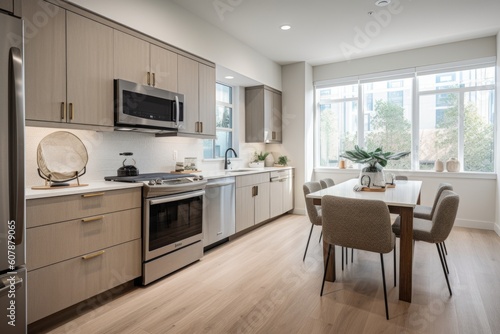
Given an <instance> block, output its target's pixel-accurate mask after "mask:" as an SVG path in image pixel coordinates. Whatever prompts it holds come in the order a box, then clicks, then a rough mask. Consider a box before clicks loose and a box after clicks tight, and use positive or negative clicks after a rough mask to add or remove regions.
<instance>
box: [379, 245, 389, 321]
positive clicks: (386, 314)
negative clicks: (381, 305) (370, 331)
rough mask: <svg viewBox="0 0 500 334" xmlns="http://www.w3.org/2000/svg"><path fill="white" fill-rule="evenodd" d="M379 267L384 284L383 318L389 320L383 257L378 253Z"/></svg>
mask: <svg viewBox="0 0 500 334" xmlns="http://www.w3.org/2000/svg"><path fill="white" fill-rule="evenodd" d="M380 265H381V266H382V282H383V284H384V301H385V318H386V319H387V320H389V306H388V305H387V288H386V287H385V270H384V255H383V254H382V253H380Z"/></svg>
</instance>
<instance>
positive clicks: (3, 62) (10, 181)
mask: <svg viewBox="0 0 500 334" xmlns="http://www.w3.org/2000/svg"><path fill="white" fill-rule="evenodd" d="M0 164H1V166H0V214H1V221H0V333H16V334H17V333H26V332H27V329H26V326H27V323H26V268H25V262H26V258H25V239H26V238H25V232H26V225H25V211H26V209H25V207H26V205H25V203H26V202H25V197H24V186H25V185H24V183H25V182H24V70H23V23H22V20H21V19H20V18H17V17H15V16H12V15H7V14H5V13H3V12H1V11H0Z"/></svg>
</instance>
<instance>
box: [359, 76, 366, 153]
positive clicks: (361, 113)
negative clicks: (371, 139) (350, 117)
mask: <svg viewBox="0 0 500 334" xmlns="http://www.w3.org/2000/svg"><path fill="white" fill-rule="evenodd" d="M358 145H359V146H360V147H365V108H364V106H363V85H361V84H360V83H359V82H358Z"/></svg>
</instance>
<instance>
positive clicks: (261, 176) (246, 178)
mask: <svg viewBox="0 0 500 334" xmlns="http://www.w3.org/2000/svg"><path fill="white" fill-rule="evenodd" d="M265 182H269V173H258V174H250V175H242V176H237V177H236V188H241V187H246V186H252V185H256V184H259V183H265Z"/></svg>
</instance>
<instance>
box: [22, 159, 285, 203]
mask: <svg viewBox="0 0 500 334" xmlns="http://www.w3.org/2000/svg"><path fill="white" fill-rule="evenodd" d="M286 169H293V167H288V166H287V167H265V168H238V169H235V170H215V171H208V172H201V173H199V174H198V173H196V174H197V175H203V177H204V178H206V179H208V180H210V179H217V178H222V177H228V176H241V175H249V174H257V173H268V172H272V171H280V170H286ZM82 183H85V184H88V186H82V187H67V188H54V189H47V190H45V189H44V190H38V189H32V188H31V187H27V188H26V199H27V200H29V199H36V198H46V197H56V196H66V195H74V194H85V193H90V192H94V191H107V190H117V189H127V188H136V187H142V182H138V183H127V182H113V181H89V182H82Z"/></svg>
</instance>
